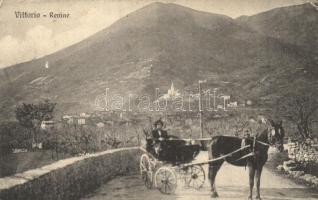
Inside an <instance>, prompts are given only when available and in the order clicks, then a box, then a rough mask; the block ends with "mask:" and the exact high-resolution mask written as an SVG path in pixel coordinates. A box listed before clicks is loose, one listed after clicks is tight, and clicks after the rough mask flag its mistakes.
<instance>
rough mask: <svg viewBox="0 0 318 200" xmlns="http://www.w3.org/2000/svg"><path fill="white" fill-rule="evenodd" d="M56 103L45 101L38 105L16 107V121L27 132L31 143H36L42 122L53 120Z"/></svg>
mask: <svg viewBox="0 0 318 200" xmlns="http://www.w3.org/2000/svg"><path fill="white" fill-rule="evenodd" d="M55 106H56V103H52V102H50V101H49V100H45V101H43V102H40V103H38V104H32V103H31V104H26V103H23V104H21V105H18V106H17V108H16V110H15V116H16V119H17V120H18V121H19V123H20V125H21V126H23V127H25V128H26V129H27V130H29V133H30V135H32V140H33V142H35V143H37V140H38V138H37V133H38V132H39V129H40V126H41V123H42V121H44V120H51V119H53V111H54V109H55Z"/></svg>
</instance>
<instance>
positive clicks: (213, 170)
mask: <svg viewBox="0 0 318 200" xmlns="http://www.w3.org/2000/svg"><path fill="white" fill-rule="evenodd" d="M221 165H222V162H221V163H217V164H215V163H214V164H210V165H209V179H210V184H211V198H216V197H218V196H219V195H218V193H217V191H216V186H215V178H216V175H217V173H218V171H219V169H220V168H221Z"/></svg>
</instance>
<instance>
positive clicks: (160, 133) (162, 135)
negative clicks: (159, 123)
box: [152, 129, 168, 139]
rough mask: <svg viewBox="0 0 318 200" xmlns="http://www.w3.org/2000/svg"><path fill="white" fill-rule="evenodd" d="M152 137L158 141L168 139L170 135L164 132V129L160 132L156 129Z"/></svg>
mask: <svg viewBox="0 0 318 200" xmlns="http://www.w3.org/2000/svg"><path fill="white" fill-rule="evenodd" d="M152 137H153V138H154V139H158V138H160V137H162V138H168V133H167V131H165V130H162V129H161V130H160V131H159V130H158V129H155V130H153V131H152Z"/></svg>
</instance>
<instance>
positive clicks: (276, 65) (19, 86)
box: [0, 3, 317, 118]
mask: <svg viewBox="0 0 318 200" xmlns="http://www.w3.org/2000/svg"><path fill="white" fill-rule="evenodd" d="M305 7H306V6H305ZM278 9H279V8H278ZM284 9H287V8H284ZM268 12H270V11H268ZM273 12H275V13H277V10H274V11H273ZM256 16H257V15H254V16H252V18H255V17H256ZM251 21H252V22H253V20H251ZM256 21H257V20H256ZM243 22H244V23H243ZM243 22H242V19H240V20H238V19H232V18H230V17H227V16H224V15H219V14H211V13H206V12H201V11H196V10H193V9H191V8H186V7H183V6H179V5H176V4H163V3H154V4H150V5H148V6H146V7H144V8H141V9H139V10H137V11H134V12H132V13H130V14H128V15H127V16H126V17H123V18H122V19H120V20H118V21H116V22H115V23H113V24H112V25H111V26H109V27H108V28H105V29H103V30H101V31H100V32H98V33H96V34H94V35H93V36H91V37H89V38H87V39H85V40H84V41H81V42H79V43H77V44H74V45H72V46H70V47H67V48H65V49H63V50H61V51H59V52H55V53H53V54H51V55H47V56H44V57H42V58H39V59H36V60H32V61H29V62H25V63H21V64H18V65H15V66H11V67H9V68H5V69H2V70H0V76H2V77H7V78H8V80H9V81H4V79H3V78H1V79H2V81H1V79H0V94H1V96H2V97H3V98H1V99H0V108H1V110H3V111H4V112H2V113H1V114H0V115H2V116H0V118H1V117H2V118H3V117H6V116H10V117H11V118H13V116H12V115H13V110H14V108H15V105H17V104H18V103H21V102H32V101H38V100H40V99H43V98H45V97H49V98H51V99H52V101H56V102H58V103H59V105H60V107H59V110H60V112H61V113H62V112H64V113H74V112H84V111H92V110H94V109H95V108H94V100H95V98H96V97H97V96H98V95H100V94H103V93H104V92H105V88H107V87H108V88H110V89H111V90H112V91H114V92H116V93H120V94H127V93H129V92H134V93H136V94H145V93H147V94H153V93H154V90H155V88H160V89H162V90H164V89H167V88H168V87H169V86H170V84H171V81H173V82H174V83H175V85H177V87H179V88H185V89H186V88H196V84H197V81H198V80H200V79H207V80H208V84H207V85H206V87H222V89H223V90H224V92H228V93H229V94H232V95H234V96H237V97H238V98H242V99H244V98H252V99H255V100H256V101H257V100H259V99H260V97H264V96H265V97H266V96H277V95H279V94H280V93H281V92H282V90H278V89H277V88H280V87H282V86H284V87H287V88H292V87H295V85H293V84H289V85H288V84H287V86H286V83H289V82H290V80H294V81H295V82H296V83H295V84H297V83H298V82H301V86H305V85H306V84H312V83H313V82H314V81H315V77H317V67H316V65H317V61H316V60H315V57H314V54H310V53H308V52H305V51H303V47H302V46H300V45H298V44H295V43H291V42H288V41H284V40H282V39H281V38H277V37H271V36H270V35H268V34H261V33H259V30H256V29H255V28H253V27H251V26H252V25H253V23H251V22H250V21H249V20H246V21H243ZM251 24H252V25H251ZM309 24H310V22H309ZM265 25H266V24H265ZM265 25H264V26H265ZM288 27H289V26H287V28H288ZM47 61H48V62H49V66H50V67H49V68H48V69H47V68H45V67H44V66H45V63H46V62H47ZM298 68H302V70H303V71H299V70H298ZM304 71H306V73H304ZM1 74H2V75H1ZM264 77H267V78H264ZM297 81H298V82H297ZM221 82H229V84H228V85H226V86H223V85H222V84H221ZM303 82H304V83H303ZM297 87H298V86H297ZM283 90H286V88H284V89H283ZM35 94H36V96H34V95H35Z"/></svg>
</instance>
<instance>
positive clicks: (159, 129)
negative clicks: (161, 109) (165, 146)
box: [151, 119, 168, 140]
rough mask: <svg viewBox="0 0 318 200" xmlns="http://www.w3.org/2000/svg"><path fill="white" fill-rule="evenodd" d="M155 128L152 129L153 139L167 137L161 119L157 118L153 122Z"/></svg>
mask: <svg viewBox="0 0 318 200" xmlns="http://www.w3.org/2000/svg"><path fill="white" fill-rule="evenodd" d="M154 126H155V129H154V130H152V132H151V133H152V137H153V138H154V139H155V140H158V139H159V138H163V139H167V138H168V133H167V131H165V130H163V121H161V119H159V120H157V121H156V122H155V123H154Z"/></svg>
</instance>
